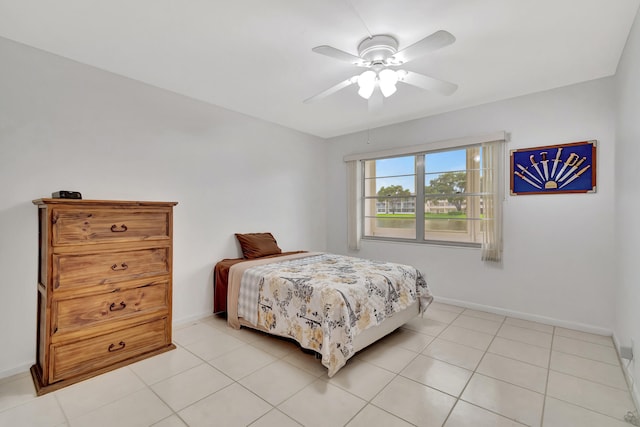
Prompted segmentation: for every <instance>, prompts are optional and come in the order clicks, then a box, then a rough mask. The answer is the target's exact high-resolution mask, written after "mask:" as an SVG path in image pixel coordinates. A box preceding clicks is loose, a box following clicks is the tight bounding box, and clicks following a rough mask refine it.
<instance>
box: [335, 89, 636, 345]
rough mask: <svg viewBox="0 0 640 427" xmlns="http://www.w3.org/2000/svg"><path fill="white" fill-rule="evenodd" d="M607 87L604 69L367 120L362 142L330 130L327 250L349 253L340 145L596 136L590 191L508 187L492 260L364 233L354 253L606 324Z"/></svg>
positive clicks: (609, 218) (476, 297)
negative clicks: (540, 87)
mask: <svg viewBox="0 0 640 427" xmlns="http://www.w3.org/2000/svg"><path fill="white" fill-rule="evenodd" d="M613 88H614V85H613V80H612V79H611V78H607V79H600V80H596V81H592V82H588V83H584V84H579V85H574V86H570V87H565V88H560V89H556V90H552V91H548V92H542V93H537V94H534V95H529V96H523V97H518V98H514V99H511V100H506V101H502V102H496V103H492V104H487V105H483V106H479V107H475V108H469V109H465V110H460V111H455V112H451V113H447V114H442V115H439V116H434V117H429V118H423V119H419V120H415V121H411V122H407V123H402V124H398V125H393V126H387V127H384V128H379V129H375V130H371V132H370V143H369V144H367V135H366V132H364V133H357V134H352V135H346V136H342V137H336V138H333V139H331V140H330V148H329V174H328V179H329V188H331V189H332V191H331V192H329V193H328V197H329V203H328V205H329V206H331V207H332V208H333V209H332V210H331V211H330V212H329V224H331V226H330V228H329V240H328V248H329V250H330V251H334V252H338V253H348V249H347V243H346V190H345V189H346V183H345V164H344V163H343V156H344V155H345V154H351V153H358V152H367V151H374V150H380V149H384V148H389V147H394V146H409V145H415V144H422V143H428V142H434V141H439V140H445V139H451V138H459V137H464V136H473V135H482V134H486V133H491V132H494V131H498V130H505V131H507V132H510V133H511V142H510V143H509V144H508V148H509V149H517V148H527V147H536V146H543V145H551V144H559V143H568V142H575V141H584V140H590V139H596V140H598V158H597V179H598V188H597V193H595V194H578V195H530V196H507V200H506V202H505V203H504V260H503V263H502V265H500V266H495V265H491V264H485V263H483V262H481V261H480V251H479V249H464V248H451V247H442V246H433V245H418V244H403V243H397V244H395V243H387V242H374V241H366V240H365V241H363V242H362V248H361V250H360V251H359V252H358V253H357V256H362V257H365V258H367V257H370V258H375V259H386V260H390V261H396V262H402V263H406V264H412V265H415V266H416V267H418V268H419V269H421V270H422V271H423V273H425V275H426V279H427V282H428V283H429V284H430V286H431V288H432V290H433V292H434V294H435V295H436V299H437V298H440V299H447V300H455V301H458V302H462V303H464V304H467V305H470V306H475V307H479V308H480V307H481V308H485V309H487V308H489V309H493V310H494V311H498V312H502V313H511V314H513V315H517V316H520V317H523V318H529V319H537V320H543V321H548V322H552V323H554V324H556V325H564V326H568V327H574V328H580V329H582V330H587V331H592V332H601V333H611V331H612V329H613V322H614V303H615V274H614V273H615V270H614V262H615V256H614V252H613V249H614V238H613V230H614V218H613V208H614V205H615V198H614V157H615V149H614V148H615V147H614V145H615V144H614V135H615V133H614V123H615V118H614V102H613V98H614V97H613ZM462 90H464V88H462ZM506 175H507V176H508V173H507V174H506ZM636 182H637V181H636ZM505 185H507V183H506V182H505ZM507 194H508V191H507Z"/></svg>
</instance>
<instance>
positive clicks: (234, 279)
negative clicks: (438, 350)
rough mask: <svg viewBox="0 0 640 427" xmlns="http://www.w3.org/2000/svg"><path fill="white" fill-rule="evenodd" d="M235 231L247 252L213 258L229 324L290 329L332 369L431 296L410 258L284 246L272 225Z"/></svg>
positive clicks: (218, 305) (219, 304)
mask: <svg viewBox="0 0 640 427" xmlns="http://www.w3.org/2000/svg"><path fill="white" fill-rule="evenodd" d="M236 237H238V241H239V242H240V245H241V248H242V249H243V256H244V258H241V259H227V260H222V261H220V262H219V263H218V264H216V267H215V292H214V311H216V312H218V311H226V313H227V323H228V324H229V326H230V327H232V328H235V329H239V328H240V327H241V326H245V327H250V328H254V329H257V330H260V331H263V332H267V333H269V334H273V335H278V336H283V337H287V338H290V339H293V340H295V341H296V342H298V343H299V344H300V346H301V347H303V348H305V349H309V350H312V351H315V352H316V353H317V354H319V355H320V356H321V358H322V364H323V365H324V366H326V367H327V369H328V375H329V377H331V376H333V375H334V374H335V373H336V372H337V371H338V370H339V369H340V368H341V367H342V366H344V365H345V364H346V362H347V360H348V359H349V358H350V357H351V356H353V355H354V354H355V353H356V352H357V351H359V350H361V349H363V348H364V347H366V346H368V345H369V344H371V343H373V342H375V341H377V340H378V339H380V338H381V337H383V336H385V335H387V334H389V333H390V332H392V331H394V330H395V329H397V328H399V327H400V326H402V325H403V324H404V323H406V322H407V321H409V320H411V319H412V318H413V317H415V316H416V315H418V314H419V313H421V312H424V310H425V309H426V308H427V306H428V305H429V304H430V303H431V301H432V300H433V297H432V295H431V292H430V290H429V287H428V286H427V283H426V282H425V280H424V278H423V277H422V274H421V273H420V271H418V270H417V269H416V268H414V267H411V266H407V265H403V264H396V263H388V262H378V261H371V260H365V259H362V258H355V257H348V256H343V255H336V254H329V253H321V252H303V251H297V252H287V253H282V251H281V250H280V248H279V247H277V243H276V242H275V239H274V238H273V236H272V235H271V234H270V233H250V234H244V235H236ZM245 238H247V239H249V241H250V243H246V242H245V241H244V239H245ZM255 239H262V241H260V242H258V243H256V241H255ZM265 245H266V246H265ZM245 246H247V248H245ZM256 247H258V248H259V250H257V251H253V252H252V250H251V249H252V248H253V249H255V248H256ZM245 249H247V250H245Z"/></svg>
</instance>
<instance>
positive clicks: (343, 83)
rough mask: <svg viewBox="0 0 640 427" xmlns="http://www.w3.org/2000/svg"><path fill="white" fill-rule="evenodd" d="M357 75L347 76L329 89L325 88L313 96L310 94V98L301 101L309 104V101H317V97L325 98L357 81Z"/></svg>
mask: <svg viewBox="0 0 640 427" xmlns="http://www.w3.org/2000/svg"><path fill="white" fill-rule="evenodd" d="M357 77H358V76H353V77H350V78H348V79H347V80H343V81H341V82H340V83H338V84H337V85H335V86H331V87H330V88H329V89H327V90H325V91H323V92H320V93H319V94H317V95H314V96H312V97H310V98H307V99H305V100H304V101H302V102H304V103H305V104H310V103H312V102H315V101H317V100H319V99H322V98H326V97H327V96H329V95H333V94H334V93H336V92H338V91H340V90H342V89H344V88H345V87H347V86H351V85H352V84H354V83H355V82H357V81H358V79H357Z"/></svg>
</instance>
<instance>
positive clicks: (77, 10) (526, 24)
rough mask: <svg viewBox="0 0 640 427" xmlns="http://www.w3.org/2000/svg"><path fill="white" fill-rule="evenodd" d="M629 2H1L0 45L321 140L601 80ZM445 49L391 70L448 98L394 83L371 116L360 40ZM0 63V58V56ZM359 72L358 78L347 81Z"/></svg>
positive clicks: (627, 21)
mask: <svg viewBox="0 0 640 427" xmlns="http://www.w3.org/2000/svg"><path fill="white" fill-rule="evenodd" d="M639 4H640V0H393V1H392V0H316V1H313V0H228V1H222V0H109V1H104V0H57V1H50V0H0V36H2V37H5V38H8V39H11V40H15V41H18V42H21V43H24V44H26V45H30V46H33V47H36V48H39V49H43V50H46V51H49V52H52V53H55V54H58V55H61V56H64V57H67V58H71V59H73V60H76V61H79V62H81V63H85V64H89V65H92V66H95V67H97V68H101V69H104V70H108V71H111V72H113V73H117V74H120V75H123V76H126V77H130V78H132V79H135V80H139V81H142V82H145V83H148V84H150V85H153V86H157V87H160V88H164V89H168V90H171V91H173V92H177V93H180V94H184V95H187V96H189V97H192V98H195V99H199V100H202V101H205V102H208V103H211V104H215V105H219V106H222V107H225V108H228V109H231V110H234V111H238V112H241V113H245V114H248V115H250V116H254V117H258V118H261V119H264V120H267V121H270V122H274V123H278V124H281V125H284V126H287V127H289V128H293V129H297V130H300V131H302V132H306V133H310V134H313V135H317V136H320V137H332V136H336V135H341V134H346V133H350V132H354V131H359V130H363V129H367V128H373V127H377V126H381V125H386V124H391V123H397V122H402V121H405V120H410V119H414V118H418V117H423V116H428V115H433V114H437V113H442V112H445V111H451V110H455V109H460V108H464V107H469V106H473V105H478V104H482V103H486V102H491V101H496V100H500V99H505V98H510V97H514V96H518V95H523V94H527V93H532V92H538V91H541V90H546V89H551V88H555V87H559V86H565V85H569V84H573V83H577V82H582V81H587V80H592V79H596V78H600V77H605V76H610V75H613V74H614V73H615V71H616V67H617V65H618V61H619V59H620V55H621V53H622V50H623V48H624V44H625V42H626V39H627V36H628V34H629V31H630V28H631V25H632V23H633V20H634V17H635V14H636V12H637V10H638V5H639ZM440 29H443V30H447V31H449V32H450V33H452V34H453V35H454V36H455V37H456V39H457V40H456V42H455V43H454V44H453V45H451V46H448V47H445V48H443V49H440V50H438V51H435V52H432V53H430V54H428V55H426V56H424V57H422V58H420V59H418V60H415V61H412V62H410V63H408V64H407V65H406V66H404V67H403V68H405V69H407V70H410V71H415V72H419V73H423V74H426V75H429V76H433V77H437V78H440V79H443V80H447V81H451V82H454V83H457V84H458V85H459V88H458V91H457V92H456V93H454V94H453V95H451V96H449V97H447V96H442V95H439V94H436V93H430V92H427V91H423V90H421V89H418V88H415V87H412V86H407V85H398V91H397V92H396V94H394V95H393V96H391V97H390V98H387V99H385V103H384V106H383V108H382V110H380V111H378V112H376V113H369V111H368V108H367V102H366V101H365V100H363V99H362V98H360V97H359V96H358V95H357V93H356V91H357V86H351V87H349V88H347V89H345V90H343V91H341V92H339V93H337V94H335V95H332V96H331V97H329V98H326V99H324V100H321V101H319V102H317V103H314V104H303V103H302V101H303V100H304V99H306V98H308V97H310V96H312V95H315V94H316V93H318V92H321V91H323V90H325V89H327V88H328V87H330V86H332V85H334V84H336V83H337V82H339V81H341V80H344V79H346V78H348V77H351V76H353V75H354V74H357V73H359V72H361V69H357V68H356V67H355V66H352V65H350V64H348V63H345V62H340V61H337V60H335V59H332V58H329V57H326V56H323V55H319V54H316V53H313V52H312V51H311V48H313V47H314V46H318V45H325V44H326V45H331V46H333V47H336V48H338V49H341V50H344V51H347V52H350V53H353V54H357V51H356V48H357V45H358V43H359V42H360V41H361V40H363V39H364V38H365V37H367V36H368V35H369V34H390V35H392V36H394V37H396V38H397V39H398V41H399V44H400V49H403V48H404V47H406V46H408V45H410V44H412V43H415V42H416V41H418V40H420V39H422V38H424V37H425V36H427V35H429V34H431V33H433V32H435V31H437V30H440ZM0 61H1V59H0ZM358 70H360V71H358Z"/></svg>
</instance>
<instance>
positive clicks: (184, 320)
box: [173, 311, 213, 327]
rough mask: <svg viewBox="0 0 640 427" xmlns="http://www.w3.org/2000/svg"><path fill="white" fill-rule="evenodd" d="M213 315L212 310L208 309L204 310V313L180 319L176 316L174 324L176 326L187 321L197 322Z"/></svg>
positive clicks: (182, 324)
mask: <svg viewBox="0 0 640 427" xmlns="http://www.w3.org/2000/svg"><path fill="white" fill-rule="evenodd" d="M212 315H213V313H212V312H210V311H207V312H203V313H199V314H194V315H191V316H188V317H181V318H179V319H176V318H174V319H173V326H174V327H176V326H184V325H186V324H187V323H191V322H196V321H198V320H201V319H204V318H206V317H210V316H212Z"/></svg>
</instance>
